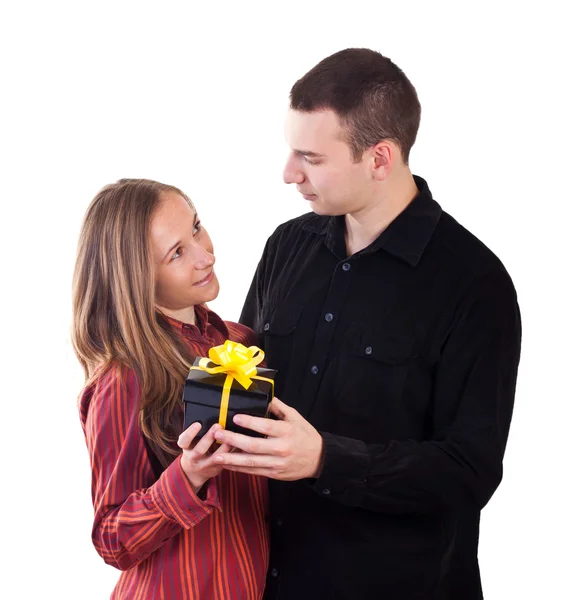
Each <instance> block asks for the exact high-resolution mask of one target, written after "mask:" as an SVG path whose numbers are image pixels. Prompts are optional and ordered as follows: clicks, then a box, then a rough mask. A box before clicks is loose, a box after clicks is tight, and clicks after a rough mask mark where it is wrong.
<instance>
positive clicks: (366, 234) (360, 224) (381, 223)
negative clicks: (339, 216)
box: [345, 169, 419, 256]
mask: <svg viewBox="0 0 572 600" xmlns="http://www.w3.org/2000/svg"><path fill="white" fill-rule="evenodd" d="M384 183H386V184H387V185H386V186H385V187H384V188H383V190H380V194H379V196H378V198H377V199H376V200H373V201H372V202H370V203H369V204H368V205H367V206H365V207H364V208H363V209H361V210H360V211H358V212H355V213H351V214H347V215H346V218H345V221H346V235H345V238H346V249H347V252H348V256H351V255H352V254H356V252H359V251H360V250H363V249H364V248H367V247H368V246H369V245H370V244H371V243H372V242H373V241H374V240H376V239H377V238H378V237H379V235H380V234H381V232H382V231H384V230H385V229H386V228H387V227H388V226H389V224H390V223H391V222H392V221H394V220H395V218H396V217H397V216H398V215H399V214H400V213H402V212H403V211H404V210H405V208H406V207H407V206H408V205H409V204H410V203H411V201H412V200H413V199H414V198H415V196H417V194H418V192H419V190H418V189H417V186H416V185H415V180H414V179H413V175H411V172H410V171H409V169H405V170H404V172H403V173H402V174H400V175H399V176H397V177H396V178H395V179H394V180H393V181H391V182H384Z"/></svg>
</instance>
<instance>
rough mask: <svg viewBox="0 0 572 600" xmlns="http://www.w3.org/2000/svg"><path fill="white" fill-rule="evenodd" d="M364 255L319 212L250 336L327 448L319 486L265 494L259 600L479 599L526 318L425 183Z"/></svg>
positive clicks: (289, 485)
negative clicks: (265, 554) (485, 530)
mask: <svg viewBox="0 0 572 600" xmlns="http://www.w3.org/2000/svg"><path fill="white" fill-rule="evenodd" d="M415 181H416V184H417V187H418V189H419V194H418V195H417V197H416V198H415V199H414V200H413V201H412V202H411V203H410V204H409V205H408V206H407V208H406V209H405V210H404V211H403V212H402V213H401V214H400V215H399V216H398V217H397V218H396V219H395V220H394V221H393V222H392V223H391V224H390V225H389V226H388V227H387V228H386V229H385V230H384V231H383V232H382V233H381V234H380V236H379V237H378V238H377V239H376V240H375V241H374V242H373V243H372V244H371V245H370V246H368V247H367V248H365V249H363V250H361V251H360V252H358V253H356V254H354V255H352V256H348V255H347V251H346V244H345V238H344V233H345V220H344V217H343V216H341V217H323V216H318V215H315V214H313V213H311V214H307V215H304V216H302V217H299V218H297V219H293V220H291V221H289V222H287V223H284V224H283V225H281V226H280V227H278V229H277V230H276V231H275V232H274V234H273V235H272V236H271V237H270V238H269V240H268V242H267V244H266V248H265V250H264V253H263V256H262V259H261V261H260V264H259V266H258V269H257V272H256V275H255V277H254V280H253V282H252V286H251V289H250V292H249V295H248V298H247V300H246V303H245V306H244V309H243V312H242V315H241V319H240V320H241V322H242V323H244V324H246V325H249V326H250V327H252V328H253V329H255V331H256V332H257V333H258V334H259V336H260V340H261V345H262V347H263V349H264V350H265V352H266V361H267V364H268V366H269V367H271V368H273V369H277V370H278V375H277V378H276V396H277V397H279V398H280V399H281V400H282V401H284V402H286V403H287V404H289V405H291V406H293V407H294V408H296V409H297V410H298V411H299V412H300V413H301V414H302V415H303V416H304V417H305V418H306V419H307V420H308V421H310V423H312V425H314V427H316V429H318V430H319V431H320V433H321V434H322V436H323V439H324V462H323V469H322V471H321V474H320V476H319V477H318V479H315V480H303V481H297V482H278V481H271V482H270V497H271V517H272V524H271V562H270V570H269V575H268V586H267V592H266V597H267V598H269V599H281V600H282V599H287V600H291V599H292V600H294V599H296V600H304V599H306V598H307V599H312V600H315V599H316V598H324V599H328V600H330V599H338V598H339V599H346V598H347V599H354V598H380V599H384V600H394V599H395V600H413V599H423V600H431V599H439V600H444V599H455V600H457V599H458V600H473V599H477V598H481V597H482V592H481V585H480V576H479V568H478V562H477V546H478V535H479V515H480V510H481V508H482V507H483V506H484V505H485V504H486V503H487V501H488V500H489V499H490V497H491V495H492V494H493V492H494V491H495V489H496V488H497V486H498V485H499V482H500V480H501V477H502V458H503V454H504V450H505V445H506V441H507V436H508V431H509V424H510V420H511V415H512V408H513V401H514V392H515V382H516V376H517V368H518V362H519V356H520V338H521V329H520V314H519V308H518V304H517V298H516V293H515V290H514V287H513V284H512V281H511V279H510V277H509V275H508V273H507V272H506V270H505V269H504V267H503V265H502V264H501V262H500V261H499V259H498V258H497V257H496V256H495V255H494V254H493V253H492V252H491V251H490V250H488V249H487V248H486V247H485V246H484V245H483V244H482V243H481V242H480V241H479V240H478V239H476V238H475V237H474V236H473V235H472V234H471V233H469V232H468V231H467V230H466V229H464V228H463V227H462V226H461V225H459V224H458V223H457V222H456V221H455V220H454V219H453V218H452V217H451V216H449V215H448V214H447V213H445V212H443V211H442V210H441V208H440V206H439V205H438V204H437V203H436V202H435V201H434V200H433V199H432V196H431V192H430V191H429V188H428V186H427V184H426V182H425V181H424V180H423V179H421V178H419V177H415Z"/></svg>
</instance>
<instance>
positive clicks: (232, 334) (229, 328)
mask: <svg viewBox="0 0 572 600" xmlns="http://www.w3.org/2000/svg"><path fill="white" fill-rule="evenodd" d="M206 312H207V314H208V323H209V325H210V326H211V327H214V328H215V329H216V330H217V331H218V335H222V336H223V337H225V338H226V339H229V340H231V341H232V342H238V343H239V344H244V345H245V346H257V345H258V338H257V336H256V334H255V333H254V331H252V329H250V327H247V326H246V325H243V324H242V323H235V322H234V321H225V320H223V319H221V317H219V315H218V314H217V313H215V312H214V311H213V310H212V309H211V308H207V311H206Z"/></svg>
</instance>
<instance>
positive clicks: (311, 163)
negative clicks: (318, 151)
mask: <svg viewBox="0 0 572 600" xmlns="http://www.w3.org/2000/svg"><path fill="white" fill-rule="evenodd" d="M304 161H305V162H307V163H308V164H309V165H317V164H319V163H318V161H315V160H310V159H309V158H308V157H307V156H304Z"/></svg>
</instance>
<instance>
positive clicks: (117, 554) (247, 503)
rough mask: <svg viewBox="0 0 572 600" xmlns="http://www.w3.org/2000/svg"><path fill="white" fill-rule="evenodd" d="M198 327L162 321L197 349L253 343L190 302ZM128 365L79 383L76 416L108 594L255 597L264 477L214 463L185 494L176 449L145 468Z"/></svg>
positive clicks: (264, 545) (261, 553)
mask: <svg viewBox="0 0 572 600" xmlns="http://www.w3.org/2000/svg"><path fill="white" fill-rule="evenodd" d="M196 316H197V319H196V320H197V325H188V324H184V323H181V322H180V321H175V320H174V319H170V322H171V324H172V325H173V327H176V328H177V329H178V330H180V332H181V335H182V336H183V337H184V339H185V340H187V342H188V343H189V345H190V346H191V348H192V351H193V353H194V354H196V355H200V356H205V355H206V354H207V351H208V349H209V348H210V347H211V346H214V345H218V344H221V343H222V342H224V340H225V339H231V340H234V341H238V342H241V343H243V344H245V345H246V346H249V345H252V344H253V343H255V340H254V335H253V333H252V332H251V331H250V330H249V329H248V328H246V327H244V326H242V325H239V324H236V323H230V322H226V323H225V322H223V321H222V320H221V319H220V318H219V317H218V316H217V315H216V314H215V313H213V312H212V311H210V310H208V309H206V308H204V307H198V306H197V307H196ZM138 399H139V385H138V382H137V380H136V378H135V376H134V374H133V372H132V371H130V370H127V369H122V370H119V369H115V370H109V371H108V372H107V373H105V374H104V375H102V376H101V377H100V378H99V379H98V380H97V381H96V382H94V384H93V385H91V386H89V387H88V388H86V389H85V390H84V391H83V393H82V396H81V399H80V418H81V424H82V428H83V431H84V434H85V438H86V442H87V447H88V450H89V457H90V461H91V468H92V499H93V505H94V509H95V520H94V524H93V531H92V539H93V543H94V545H95V548H96V550H97V552H98V553H99V554H100V555H101V557H102V558H103V559H104V560H105V562H106V563H107V564H110V565H113V566H114V567H116V568H118V569H120V570H121V571H122V573H121V575H120V577H119V581H118V583H117V585H116V587H115V589H114V591H113V593H112V595H111V598H112V599H117V600H119V599H121V600H123V599H130V600H131V599H133V600H135V599H141V600H152V599H154V598H161V599H165V600H179V599H181V600H182V599H191V598H200V599H201V600H210V599H211V598H212V599H216V600H227V599H233V600H234V599H237V600H238V599H245V600H246V599H248V600H250V599H259V598H261V597H262V594H263V591H264V583H265V580H266V571H267V567H268V525H267V523H268V517H267V514H268V495H267V486H266V480H265V479H262V478H258V477H254V476H250V475H243V474H240V473H232V472H230V471H223V472H222V473H221V474H220V475H219V476H218V477H216V478H214V479H211V480H210V481H209V482H207V483H206V484H205V486H204V487H203V489H202V490H201V497H202V499H201V498H199V497H197V495H196V494H194V493H193V491H192V489H191V486H190V484H189V483H188V480H187V478H186V477H185V475H184V473H183V470H182V468H181V465H180V457H179V458H177V459H176V460H175V461H174V462H173V463H172V464H171V465H170V466H169V467H168V468H167V469H165V470H164V471H163V473H162V474H161V476H160V477H159V479H157V478H156V476H155V475H154V474H153V467H152V465H151V463H150V461H149V457H148V454H147V449H146V445H145V442H144V438H143V436H142V434H141V432H140V429H139V426H138V409H137V404H138Z"/></svg>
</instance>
